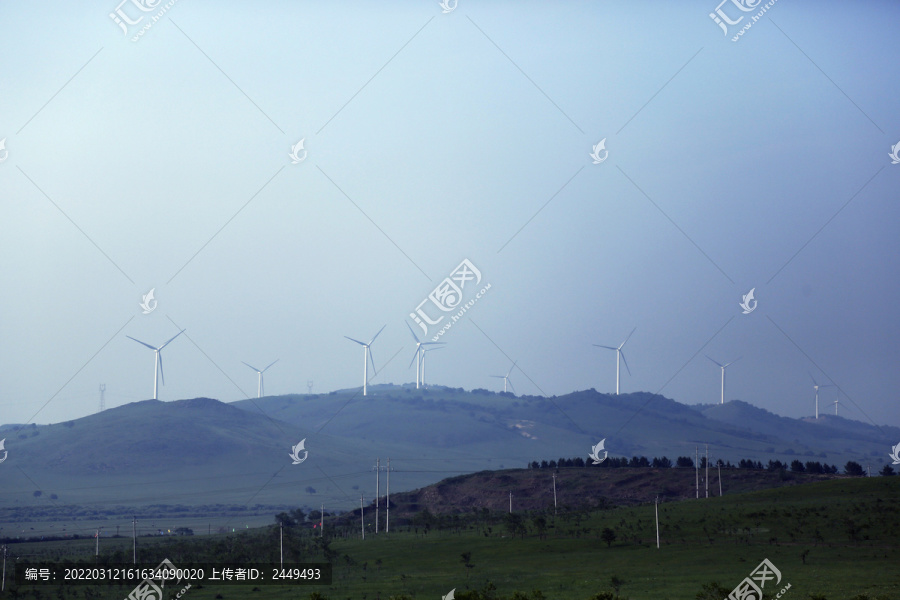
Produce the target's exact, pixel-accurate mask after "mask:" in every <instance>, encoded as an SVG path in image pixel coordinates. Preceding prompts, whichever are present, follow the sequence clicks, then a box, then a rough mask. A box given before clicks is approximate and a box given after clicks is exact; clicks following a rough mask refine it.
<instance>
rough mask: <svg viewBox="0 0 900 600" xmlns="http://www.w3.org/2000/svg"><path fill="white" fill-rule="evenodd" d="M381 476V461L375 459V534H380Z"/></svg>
mask: <svg viewBox="0 0 900 600" xmlns="http://www.w3.org/2000/svg"><path fill="white" fill-rule="evenodd" d="M380 474H381V459H380V458H376V459H375V533H378V496H379V495H380V493H381V490H380V488H379V484H378V481H379V480H378V476H379V475H380Z"/></svg>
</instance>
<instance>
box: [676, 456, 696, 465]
mask: <svg viewBox="0 0 900 600" xmlns="http://www.w3.org/2000/svg"><path fill="white" fill-rule="evenodd" d="M675 466H676V467H693V466H694V461H693V459H691V458H690V457H688V456H679V457H678V459H677V460H676V461H675Z"/></svg>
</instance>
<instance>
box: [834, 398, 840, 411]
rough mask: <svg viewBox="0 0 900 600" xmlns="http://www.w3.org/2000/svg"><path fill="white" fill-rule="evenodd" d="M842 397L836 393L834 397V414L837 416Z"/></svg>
mask: <svg viewBox="0 0 900 600" xmlns="http://www.w3.org/2000/svg"><path fill="white" fill-rule="evenodd" d="M840 399H841V398H840V395H836V396H835V397H834V416H837V406H838V402H839V401H840Z"/></svg>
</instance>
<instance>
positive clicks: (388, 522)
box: [384, 457, 391, 533]
mask: <svg viewBox="0 0 900 600" xmlns="http://www.w3.org/2000/svg"><path fill="white" fill-rule="evenodd" d="M385 510H386V512H387V515H386V516H385V519H384V532H385V533H388V532H389V531H390V530H391V459H390V457H388V464H387V507H386V508H385Z"/></svg>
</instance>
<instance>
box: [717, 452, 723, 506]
mask: <svg viewBox="0 0 900 600" xmlns="http://www.w3.org/2000/svg"><path fill="white" fill-rule="evenodd" d="M716 468H717V469H719V497H721V496H722V459H721V458H720V459H719V460H717V461H716Z"/></svg>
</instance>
